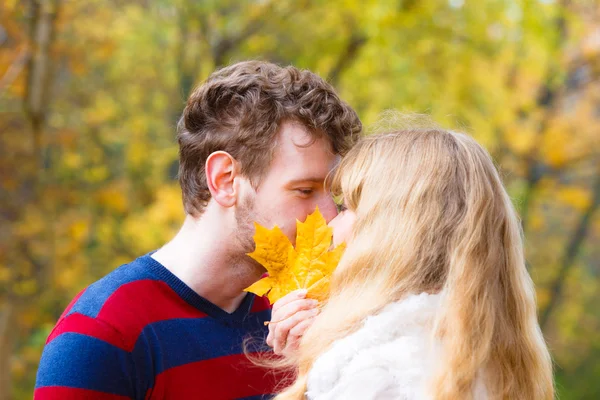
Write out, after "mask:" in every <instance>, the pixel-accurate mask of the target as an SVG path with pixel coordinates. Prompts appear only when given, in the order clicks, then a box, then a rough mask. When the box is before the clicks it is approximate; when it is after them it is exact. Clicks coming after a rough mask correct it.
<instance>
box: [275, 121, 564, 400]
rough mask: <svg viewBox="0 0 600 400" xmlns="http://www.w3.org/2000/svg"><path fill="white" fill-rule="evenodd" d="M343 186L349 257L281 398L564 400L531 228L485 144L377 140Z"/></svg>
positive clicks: (423, 134)
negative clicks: (529, 266)
mask: <svg viewBox="0 0 600 400" xmlns="http://www.w3.org/2000/svg"><path fill="white" fill-rule="evenodd" d="M333 189H334V190H335V191H336V192H337V193H339V194H340V195H341V197H343V199H344V206H345V207H347V209H345V210H344V211H342V212H341V213H340V214H339V215H338V217H337V218H336V219H334V220H333V221H332V222H331V226H333V228H334V242H336V243H338V242H342V241H345V242H346V243H347V246H348V248H347V251H346V253H345V255H344V256H343V258H342V260H341V261H340V264H339V266H338V268H337V270H336V272H335V274H334V276H333V277H332V284H331V297H330V299H329V300H328V301H327V302H326V303H325V304H323V305H322V309H321V312H320V314H319V315H318V316H317V317H316V318H314V322H313V323H312V325H310V324H308V325H310V327H309V328H308V329H307V330H306V332H305V333H304V335H303V337H302V339H301V341H300V345H299V348H298V350H297V351H296V352H294V353H292V354H287V357H286V361H285V362H286V363H287V366H288V367H290V366H291V367H293V368H295V370H296V372H297V374H296V380H295V382H293V383H292V384H291V385H290V386H289V387H287V389H284V390H283V391H282V392H281V393H280V394H279V395H278V396H277V397H276V399H277V400H284V399H304V398H308V399H311V400H326V399H340V400H349V399H361V400H364V399H406V400H409V399H436V400H450V399H452V400H457V399H476V400H479V399H527V400H546V399H552V398H553V393H554V389H553V378H552V365H551V360H550V356H549V353H548V350H547V348H546V345H545V342H544V338H543V337H542V333H541V331H540V327H539V325H538V322H537V318H536V305H535V294H534V288H533V284H532V281H531V279H530V277H529V275H528V273H527V270H526V269H525V262H524V257H523V243H522V239H521V232H520V225H519V221H518V219H517V216H516V214H515V210H514V209H513V206H512V204H511V201H510V198H509V197H508V195H507V193H506V191H505V189H504V187H503V185H502V182H501V180H500V177H499V175H498V172H497V171H496V169H495V167H494V164H493V162H492V160H491V158H490V156H489V155H488V154H487V152H486V151H485V150H484V149H483V148H482V147H481V146H480V145H479V144H477V143H476V142H475V140H473V139H472V138H470V137H468V136H466V135H464V134H460V133H455V132H450V131H446V130H442V129H439V128H432V129H424V128H418V129H404V130H399V131H394V132H391V133H385V134H377V135H373V136H370V137H367V138H365V139H363V140H362V142H360V143H359V144H358V145H357V146H356V147H354V148H353V149H352V150H351V151H350V153H349V154H348V155H347V156H346V157H345V158H344V159H343V161H342V163H341V165H340V167H339V169H338V171H337V173H336V175H335V177H334V181H333ZM278 308H279V311H278V310H277V309H278ZM285 308H286V307H285V306H283V307H281V306H280V307H277V304H276V307H275V310H274V314H273V320H274V321H276V320H278V319H279V318H281V317H282V316H284V317H285V315H284V314H285V312H284V311H282V310H283V309H285ZM288 308H289V307H288ZM301 312H304V313H305V315H306V316H310V315H311V311H310V310H305V311H301ZM276 314H277V315H276ZM297 315H298V314H297ZM292 317H293V316H292ZM300 319H303V318H300ZM275 325H276V324H274V325H273V328H274V327H275ZM299 325H302V326H303V328H302V330H304V329H306V325H307V321H306V320H304V321H302V322H300V323H299ZM292 331H293V329H292Z"/></svg>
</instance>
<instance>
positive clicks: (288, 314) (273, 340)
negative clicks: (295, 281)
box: [267, 289, 319, 357]
mask: <svg viewBox="0 0 600 400" xmlns="http://www.w3.org/2000/svg"><path fill="white" fill-rule="evenodd" d="M318 304H319V302H318V301H316V300H312V299H307V298H306V290H304V289H300V290H295V291H293V292H291V293H289V294H288V295H286V296H284V297H282V298H281V299H279V300H278V301H276V302H275V304H273V311H272V313H271V322H270V323H269V335H268V336H267V344H268V345H269V346H271V347H272V348H273V351H274V352H275V354H277V355H281V356H284V357H286V356H289V355H290V354H293V353H294V352H295V351H296V350H297V349H298V346H299V344H300V339H301V338H302V335H304V332H306V330H307V329H308V328H309V327H310V326H311V325H312V323H313V321H314V319H315V317H316V316H317V315H318V314H319V308H318V307H317V306H318Z"/></svg>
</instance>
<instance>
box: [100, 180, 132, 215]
mask: <svg viewBox="0 0 600 400" xmlns="http://www.w3.org/2000/svg"><path fill="white" fill-rule="evenodd" d="M96 201H97V202H98V204H101V205H103V206H105V207H106V208H108V209H109V210H111V211H115V212H118V213H124V212H125V211H127V209H128V208H129V204H128V200H127V196H126V193H125V191H124V190H123V188H121V187H118V186H115V185H112V186H109V187H106V188H103V189H101V190H100V191H99V192H98V193H97V194H96Z"/></svg>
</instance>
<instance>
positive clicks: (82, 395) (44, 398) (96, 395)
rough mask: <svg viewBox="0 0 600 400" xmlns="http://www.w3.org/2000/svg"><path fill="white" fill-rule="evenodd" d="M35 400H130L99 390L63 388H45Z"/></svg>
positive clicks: (38, 391)
mask: <svg viewBox="0 0 600 400" xmlns="http://www.w3.org/2000/svg"><path fill="white" fill-rule="evenodd" d="M33 399H34V400H90V399H94V400H129V397H127V396H119V395H116V394H111V393H103V392H99V391H97V390H89V389H78V388H70V387H63V386H45V387H41V388H38V389H36V390H35V392H34V393H33Z"/></svg>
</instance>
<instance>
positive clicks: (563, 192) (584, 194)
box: [556, 186, 592, 212]
mask: <svg viewBox="0 0 600 400" xmlns="http://www.w3.org/2000/svg"><path fill="white" fill-rule="evenodd" d="M556 197H557V199H558V200H559V201H561V202H563V203H565V204H568V205H569V206H571V207H573V208H574V209H575V210H577V211H580V212H581V211H584V210H586V209H587V208H588V207H589V205H590V203H591V201H592V195H591V193H590V192H589V190H586V189H583V188H580V187H576V186H566V187H561V188H560V189H558V191H557V193H556Z"/></svg>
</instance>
